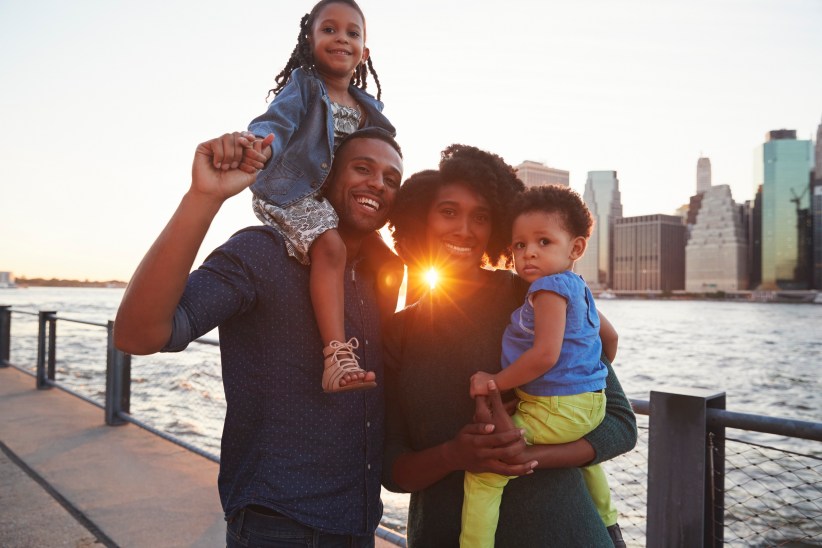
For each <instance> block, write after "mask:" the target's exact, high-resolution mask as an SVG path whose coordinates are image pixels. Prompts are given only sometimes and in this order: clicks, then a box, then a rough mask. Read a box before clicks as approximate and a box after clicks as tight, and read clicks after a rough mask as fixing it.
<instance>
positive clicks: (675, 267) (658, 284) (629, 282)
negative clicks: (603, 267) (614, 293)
mask: <svg viewBox="0 0 822 548" xmlns="http://www.w3.org/2000/svg"><path fill="white" fill-rule="evenodd" d="M613 272H614V276H613V279H614V285H613V288H614V289H617V290H620V289H622V290H629V291H653V290H661V291H673V290H675V289H685V224H684V223H683V222H682V218H681V217H677V216H675V215H640V216H639V217H624V218H622V219H618V220H617V221H616V222H615V223H614V271H613Z"/></svg>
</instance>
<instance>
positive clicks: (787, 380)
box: [0, 288, 822, 528]
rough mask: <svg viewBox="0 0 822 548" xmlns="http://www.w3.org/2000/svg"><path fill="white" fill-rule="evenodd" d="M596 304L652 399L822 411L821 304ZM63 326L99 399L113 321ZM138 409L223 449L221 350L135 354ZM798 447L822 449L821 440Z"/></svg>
mask: <svg viewBox="0 0 822 548" xmlns="http://www.w3.org/2000/svg"><path fill="white" fill-rule="evenodd" d="M122 293H123V290H122V289H80V288H18V289H11V290H9V289H4V290H0V305H12V306H13V307H14V310H24V311H32V312H36V311H38V310H54V311H57V313H58V317H60V318H69V319H77V320H83V321H91V322H99V323H105V322H106V321H107V320H110V319H113V318H114V314H115V311H116V309H117V306H118V304H119V301H120V298H121V297H122ZM598 306H599V309H600V310H601V311H602V312H603V313H604V314H605V315H606V316H607V317H608V318H609V319H610V321H611V322H612V323H613V324H614V326H615V327H616V329H617V331H618V332H619V334H620V341H619V351H618V354H617V359H616V360H615V364H614V367H615V369H616V372H617V375H618V376H619V378H620V381H621V382H622V385H623V387H624V389H625V392H626V393H627V394H628V396H629V397H630V398H635V399H642V400H647V399H649V392H650V391H651V390H659V389H660V388H661V387H676V386H681V387H690V388H703V389H709V390H714V391H724V392H725V393H726V398H727V406H726V407H727V409H728V410H730V411H737V412H744V413H755V414H762V415H769V416H776V417H783V418H793V419H801V420H807V421H820V420H822V306H820V305H814V304H777V303H748V302H720V301H657V300H633V299H631V300H629V299H613V300H600V301H598ZM36 333H37V325H36V317H34V316H28V315H23V314H14V315H13V319H12V348H11V361H12V363H14V364H16V365H18V366H21V367H23V368H25V369H29V370H31V371H33V370H34V364H35V361H36V359H35V357H36V344H37V341H36ZM57 335H58V337H57V381H58V382H60V383H63V384H65V385H68V386H70V387H72V388H73V389H74V390H76V391H78V392H81V393H83V394H85V395H87V396H89V397H91V398H93V399H95V400H97V401H100V402H102V401H103V398H104V390H105V386H104V383H105V376H104V372H105V360H106V352H105V348H106V332H105V329H103V328H100V327H95V326H89V325H85V324H77V323H71V322H67V321H59V322H58V324H57ZM213 338H216V333H215V334H214V335H213ZM32 382H34V381H33V380H32ZM131 413H132V415H134V416H135V417H137V418H138V419H140V420H142V421H144V422H147V423H149V424H152V425H154V426H155V427H157V428H159V429H162V430H165V431H168V432H170V433H172V434H175V435H177V436H180V437H181V438H183V439H185V440H186V441H187V442H189V443H191V444H193V445H196V446H198V447H200V448H202V449H204V450H206V451H209V452H211V453H213V454H215V455H217V454H219V443H220V441H219V440H220V435H221V429H222V421H223V417H224V414H225V399H224V397H223V390H222V384H221V374H220V364H219V352H218V350H217V349H216V348H214V347H210V346H206V345H197V344H192V345H191V346H190V348H189V350H187V351H186V352H183V353H180V354H170V355H155V356H147V357H142V356H139V357H134V358H133V362H132V398H131ZM791 449H793V450H797V451H799V452H802V453H805V454H813V455H816V456H822V450H821V449H820V444H818V443H814V442H807V443H805V442H802V443H798V444H797V445H795V446H792V447H791ZM384 501H385V504H386V518H385V519H386V522H387V523H388V524H389V525H392V526H394V527H400V528H401V526H402V525H404V514H405V511H406V507H407V497H406V496H401V495H394V494H391V493H385V495H384Z"/></svg>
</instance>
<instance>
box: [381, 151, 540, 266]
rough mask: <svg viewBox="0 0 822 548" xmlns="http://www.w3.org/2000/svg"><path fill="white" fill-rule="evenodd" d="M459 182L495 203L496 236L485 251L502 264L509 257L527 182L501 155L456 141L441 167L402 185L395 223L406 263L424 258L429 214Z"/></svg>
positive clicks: (492, 260) (493, 222)
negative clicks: (517, 204) (514, 214)
mask: <svg viewBox="0 0 822 548" xmlns="http://www.w3.org/2000/svg"><path fill="white" fill-rule="evenodd" d="M454 183H460V184H464V185H466V186H468V187H469V188H470V189H471V190H473V191H474V192H476V193H477V194H479V195H480V196H482V197H483V198H485V200H486V201H487V202H488V205H489V206H490V207H491V236H490V238H489V240H488V246H487V248H486V250H485V251H486V258H487V260H488V262H490V263H491V264H496V263H497V262H498V261H499V260H500V259H501V258H502V257H507V254H506V251H507V248H508V244H509V241H508V240H509V237H508V234H509V233H510V229H509V226H508V223H509V219H510V216H509V210H510V206H511V203H512V201H513V199H514V197H515V196H516V195H517V194H518V193H520V192H522V191H523V190H524V189H525V185H523V184H522V181H520V180H519V179H518V178H517V175H516V171H515V170H514V168H512V167H511V166H510V165H508V164H506V163H505V160H503V159H502V158H501V157H500V156H498V155H496V154H493V153H490V152H486V151H484V150H480V149H478V148H477V147H472V146H467V145H459V144H454V145H451V146H449V147H448V148H446V149H445V150H443V151H442V153H441V159H440V164H439V170H436V171H435V170H426V171H421V172H419V173H416V174H414V175H412V176H411V177H409V178H408V179H407V180H406V181H405V183H404V184H403V185H402V186H401V187H400V190H399V193H398V195H397V200H396V205H395V206H394V210H393V211H392V213H391V215H390V218H389V226H390V227H391V228H392V229H393V237H394V243H395V245H396V248H397V252H398V253H399V254H400V256H401V257H402V258H403V259H404V260H405V261H406V262H409V261H410V262H414V261H420V260H424V257H425V256H426V255H427V253H426V252H427V249H426V224H427V220H428V212H429V210H430V209H431V206H432V204H433V203H434V199H435V197H436V195H437V192H438V191H439V189H440V188H442V187H443V186H446V185H449V184H454Z"/></svg>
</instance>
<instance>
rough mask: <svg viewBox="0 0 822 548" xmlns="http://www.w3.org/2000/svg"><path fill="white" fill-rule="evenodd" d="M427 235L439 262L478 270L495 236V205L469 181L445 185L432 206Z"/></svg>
mask: <svg viewBox="0 0 822 548" xmlns="http://www.w3.org/2000/svg"><path fill="white" fill-rule="evenodd" d="M426 226H427V228H426V238H427V241H428V249H429V250H430V252H431V256H432V259H433V260H434V264H435V265H438V266H439V265H441V266H443V267H445V268H446V270H448V271H450V273H451V274H452V275H453V274H465V273H467V272H469V271H471V270H478V269H479V268H478V267H479V266H480V265H481V264H482V257H483V255H485V249H486V247H488V240H489V239H490V237H491V228H492V224H491V206H490V205H489V204H488V201H487V200H486V199H485V198H483V197H482V196H480V195H479V194H477V193H476V192H475V191H474V190H472V189H471V187H470V186H468V185H467V184H465V183H460V182H454V183H448V184H446V185H445V186H443V187H441V188H440V189H439V190H438V191H437V194H436V196H435V197H434V201H433V203H432V204H431V207H430V208H429V210H428V219H427V225H426Z"/></svg>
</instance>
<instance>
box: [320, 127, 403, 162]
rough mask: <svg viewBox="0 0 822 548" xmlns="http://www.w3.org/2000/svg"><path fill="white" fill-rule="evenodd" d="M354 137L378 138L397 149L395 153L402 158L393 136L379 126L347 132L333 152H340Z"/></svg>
mask: <svg viewBox="0 0 822 548" xmlns="http://www.w3.org/2000/svg"><path fill="white" fill-rule="evenodd" d="M354 139H378V140H380V141H384V142H386V143H388V144H389V145H391V148H393V149H394V150H396V151H397V154H399V155H400V158H402V150H401V149H400V145H399V144H397V141H395V140H394V136H393V135H391V134H390V133H388V132H387V131H386V130H384V129H382V128H380V127H376V126H373V127H366V128H362V129H358V130H357V131H355V132H353V133H349V134H348V135H346V136H345V137H343V139H342V140H341V141H340V144H339V145H338V146H337V151H336V152H335V153H334V155H335V156H336V155H337V154H339V153H340V151H341V150H342V149H343V148H345V146H346V144H347V143H349V142H351V141H353V140H354Z"/></svg>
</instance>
